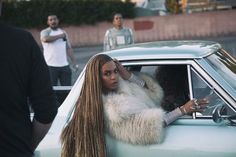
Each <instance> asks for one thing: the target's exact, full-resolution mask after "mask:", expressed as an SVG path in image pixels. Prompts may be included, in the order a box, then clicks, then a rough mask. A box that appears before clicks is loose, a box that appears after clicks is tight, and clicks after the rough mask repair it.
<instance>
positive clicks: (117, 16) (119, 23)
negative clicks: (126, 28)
mask: <svg viewBox="0 0 236 157" xmlns="http://www.w3.org/2000/svg"><path fill="white" fill-rule="evenodd" d="M122 24H123V20H122V15H121V14H115V16H114V17H113V25H114V26H115V27H119V28H120V27H122Z"/></svg>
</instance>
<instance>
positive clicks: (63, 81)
mask: <svg viewBox="0 0 236 157" xmlns="http://www.w3.org/2000/svg"><path fill="white" fill-rule="evenodd" d="M49 71H50V76H51V82H52V86H57V85H58V84H57V83H58V81H59V82H60V85H61V86H71V74H72V72H71V69H70V66H69V65H67V66H64V67H52V66H49Z"/></svg>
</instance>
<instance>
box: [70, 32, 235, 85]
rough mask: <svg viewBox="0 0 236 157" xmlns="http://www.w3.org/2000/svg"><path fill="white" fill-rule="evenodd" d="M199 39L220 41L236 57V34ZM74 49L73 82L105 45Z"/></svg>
mask: <svg viewBox="0 0 236 157" xmlns="http://www.w3.org/2000/svg"><path fill="white" fill-rule="evenodd" d="M199 40H211V41H216V42H219V43H220V44H221V45H222V47H223V48H224V49H225V50H226V51H228V52H229V53H231V54H232V55H233V56H234V57H236V36H228V37H215V38H201V39H199ZM73 49H74V54H75V58H76V60H77V62H78V64H79V70H78V71H73V73H72V83H74V82H75V81H76V79H77V78H78V76H79V74H80V72H81V71H82V70H83V68H84V66H85V64H86V63H87V62H88V60H89V59H90V58H91V57H92V56H93V55H95V54H97V53H99V52H102V51H103V45H96V46H87V47H76V48H73Z"/></svg>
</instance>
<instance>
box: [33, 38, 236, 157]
mask: <svg viewBox="0 0 236 157" xmlns="http://www.w3.org/2000/svg"><path fill="white" fill-rule="evenodd" d="M106 54H108V55H109V56H111V57H113V58H116V59H118V60H119V61H120V62H121V63H122V64H123V65H124V66H125V67H127V68H128V69H129V70H131V71H134V72H135V71H141V72H144V73H148V74H150V75H151V76H153V77H154V78H156V79H160V81H161V80H162V81H163V80H164V83H165V82H167V80H174V79H175V77H179V78H181V79H180V81H173V82H172V86H175V85H174V83H176V87H182V88H180V89H181V90H180V91H182V94H183V95H185V99H193V98H197V99H198V98H208V99H209V100H210V104H209V107H208V109H207V110H206V111H204V112H203V113H194V114H192V115H189V116H185V117H181V118H180V119H178V120H177V121H175V122H174V123H172V124H171V125H169V126H168V127H167V128H165V136H164V137H163V142H162V143H160V144H154V145H131V144H127V143H124V142H121V141H119V140H116V139H114V138H112V137H110V136H109V135H106V142H107V150H108V156H109V157H134V156H135V157H173V156H174V157H211V156H212V157H236V123H235V120H236V116H235V115H236V60H235V59H234V58H233V57H232V56H230V55H229V54H228V53H227V52H226V51H225V50H223V49H222V48H221V45H220V44H218V43H215V42H210V41H161V42H150V43H142V44H135V45H131V46H128V47H125V48H121V49H117V50H113V51H109V52H106ZM179 67H182V70H180V69H179V70H178V68H179ZM163 69H164V70H163ZM169 69H175V72H173V70H172V71H171V70H169ZM161 71H162V72H161ZM163 72H164V73H165V75H164V73H163ZM162 76H163V77H162ZM164 76H165V77H164ZM170 78H171V79H170ZM83 80H84V70H83V71H82V72H81V74H80V76H79V78H78V80H77V81H76V83H75V84H74V86H73V87H72V89H71V91H70V93H69V95H68V96H67V98H66V99H65V101H64V103H63V104H62V105H61V107H60V108H59V112H58V115H57V117H56V118H55V121H54V122H53V125H52V128H51V129H50V131H49V132H48V134H47V136H46V137H45V138H44V140H43V141H42V142H41V144H40V145H39V146H38V148H37V150H36V152H35V156H36V157H58V156H60V149H61V145H60V134H61V131H62V129H63V127H64V126H65V125H66V123H67V122H68V121H69V120H70V117H71V115H72V114H73V109H74V108H73V107H74V104H75V103H76V100H77V98H78V96H79V94H80V90H81V86H82V84H83ZM181 83H183V84H182V85H181ZM165 88H166V89H165ZM163 89H164V91H165V92H166V93H168V89H169V88H168V86H163ZM170 94H171V93H170ZM184 101H186V100H184V99H182V100H181V98H180V99H179V98H178V99H177V98H176V100H175V102H174V103H172V105H181V103H182V102H184ZM171 107H173V106H171V105H170V108H167V110H171Z"/></svg>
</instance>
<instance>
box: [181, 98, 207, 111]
mask: <svg viewBox="0 0 236 157" xmlns="http://www.w3.org/2000/svg"><path fill="white" fill-rule="evenodd" d="M208 104H209V101H208V100H207V99H198V100H197V99H193V100H189V101H188V102H187V103H185V104H184V105H183V106H181V107H180V110H181V112H182V113H183V114H184V115H186V114H190V113H193V112H203V111H204V110H205V109H206V108H207V105H208Z"/></svg>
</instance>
